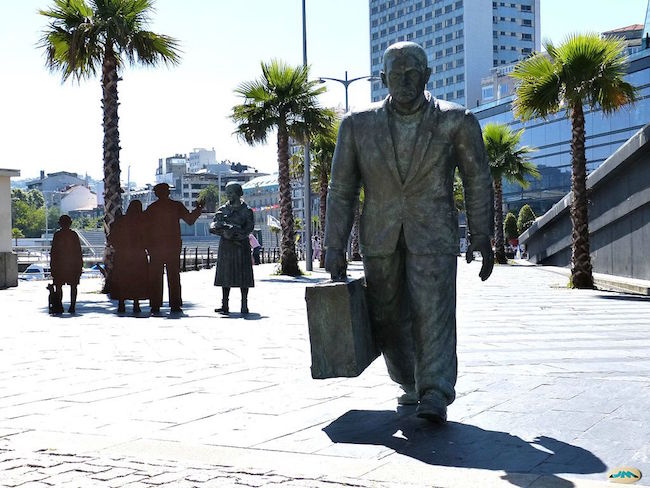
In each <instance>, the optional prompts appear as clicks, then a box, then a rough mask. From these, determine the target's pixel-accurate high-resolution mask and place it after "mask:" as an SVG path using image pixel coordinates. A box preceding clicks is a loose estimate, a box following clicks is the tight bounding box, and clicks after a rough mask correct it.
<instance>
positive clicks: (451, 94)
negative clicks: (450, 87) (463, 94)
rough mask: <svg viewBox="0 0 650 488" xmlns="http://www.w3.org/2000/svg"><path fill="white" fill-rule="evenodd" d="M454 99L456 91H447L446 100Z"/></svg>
mask: <svg viewBox="0 0 650 488" xmlns="http://www.w3.org/2000/svg"><path fill="white" fill-rule="evenodd" d="M453 99H454V92H453V91H451V92H447V93H445V100H453Z"/></svg>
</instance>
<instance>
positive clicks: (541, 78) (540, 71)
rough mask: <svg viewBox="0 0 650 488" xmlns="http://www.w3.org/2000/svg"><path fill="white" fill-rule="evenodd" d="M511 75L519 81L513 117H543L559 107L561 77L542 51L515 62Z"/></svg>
mask: <svg viewBox="0 0 650 488" xmlns="http://www.w3.org/2000/svg"><path fill="white" fill-rule="evenodd" d="M511 76H512V77H513V78H515V79H517V80H519V84H518V85H517V89H516V97H515V100H514V102H513V107H512V108H513V111H514V113H515V116H516V117H518V118H520V119H522V120H529V119H531V118H533V117H542V118H546V117H547V116H548V115H549V114H552V113H555V112H557V111H558V110H559V108H560V97H561V93H562V91H561V83H560V79H559V77H558V75H557V74H556V72H555V69H554V65H553V63H552V62H551V61H550V60H549V59H548V58H546V57H545V56H544V55H543V54H536V55H535V56H533V57H530V58H528V59H525V60H523V61H521V62H520V63H518V64H517V65H516V66H515V69H514V71H513V72H512V74H511Z"/></svg>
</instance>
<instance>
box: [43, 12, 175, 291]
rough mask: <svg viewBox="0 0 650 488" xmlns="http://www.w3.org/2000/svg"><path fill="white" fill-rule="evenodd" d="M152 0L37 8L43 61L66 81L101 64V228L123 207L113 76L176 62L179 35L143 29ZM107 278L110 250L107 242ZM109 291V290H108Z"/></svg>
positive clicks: (106, 229) (91, 73) (86, 75)
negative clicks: (42, 22)
mask: <svg viewBox="0 0 650 488" xmlns="http://www.w3.org/2000/svg"><path fill="white" fill-rule="evenodd" d="M152 12H153V0H53V6H52V7H51V8H50V9H48V10H40V11H39V13H40V14H41V15H43V16H45V17H47V18H48V19H49V24H48V27H47V29H46V30H45V32H44V33H43V36H42V37H41V41H40V45H39V47H41V48H43V49H44V50H45V54H46V66H47V67H48V68H49V69H50V71H53V72H55V71H58V72H60V73H61V74H62V76H63V82H65V81H66V80H67V79H68V78H70V77H71V76H72V77H73V78H76V79H77V81H81V80H82V79H87V78H91V77H94V76H95V74H96V73H97V71H99V70H101V85H102V92H103V97H102V108H103V112H104V114H103V126H104V209H105V216H104V232H105V233H106V234H107V235H108V232H109V229H110V226H111V224H112V223H113V221H114V220H115V216H116V212H117V210H118V209H120V210H121V209H122V196H121V192H120V190H121V188H120V157H119V152H120V136H119V131H118V115H117V107H118V95H117V82H118V81H119V80H120V79H121V78H120V76H119V73H120V71H121V70H122V69H123V67H124V65H125V64H126V63H128V64H130V65H135V64H137V63H139V64H143V65H145V66H157V65H159V64H160V63H161V62H163V63H165V64H166V65H175V64H177V63H178V62H179V60H180V57H179V51H178V41H176V39H173V38H171V37H168V36H165V35H161V34H156V33H154V32H151V31H148V30H146V26H147V24H148V23H149V15H150V14H151V13H152ZM106 249H107V255H106V256H105V261H106V263H105V264H106V271H107V273H108V275H109V279H107V280H106V282H107V283H109V282H110V273H111V271H112V254H110V249H111V247H110V246H106ZM107 291H108V290H107Z"/></svg>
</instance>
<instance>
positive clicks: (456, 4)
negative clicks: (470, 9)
mask: <svg viewBox="0 0 650 488" xmlns="http://www.w3.org/2000/svg"><path fill="white" fill-rule="evenodd" d="M454 8H455V9H456V10H458V9H459V8H463V0H458V1H457V2H456V3H455V4H454Z"/></svg>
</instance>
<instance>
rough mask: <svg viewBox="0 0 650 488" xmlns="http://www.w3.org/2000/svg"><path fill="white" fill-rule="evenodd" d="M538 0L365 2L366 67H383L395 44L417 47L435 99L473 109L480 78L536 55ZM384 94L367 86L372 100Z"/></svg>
mask: <svg viewBox="0 0 650 488" xmlns="http://www.w3.org/2000/svg"><path fill="white" fill-rule="evenodd" d="M539 4H540V0H514V1H509V2H499V1H496V2H490V1H488V0H480V1H479V0H370V65H371V69H372V74H373V75H374V76H379V73H380V71H382V69H383V59H382V58H383V53H384V51H385V50H386V48H387V47H388V46H389V45H391V44H393V43H395V42H399V41H413V42H417V43H418V44H420V45H421V46H422V47H423V48H424V49H425V51H426V52H427V56H428V59H429V67H430V68H431V70H432V74H431V79H430V80H429V83H428V84H427V90H429V91H430V92H431V93H432V94H433V95H434V96H435V97H436V98H441V99H445V100H451V101H454V102H457V103H460V104H462V105H466V106H469V107H474V106H476V105H478V102H479V100H480V98H481V78H482V77H484V76H488V75H489V74H490V69H491V68H493V67H495V66H501V65H507V64H510V63H513V62H515V61H518V60H520V59H523V58H525V57H527V56H528V55H530V54H531V53H532V52H534V51H539V49H540V47H541V42H540V27H539ZM387 94H388V91H387V90H386V88H385V87H384V86H383V85H382V83H381V82H373V84H372V100H373V101H379V100H381V99H382V98H384V97H385V96H386V95H387Z"/></svg>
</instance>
